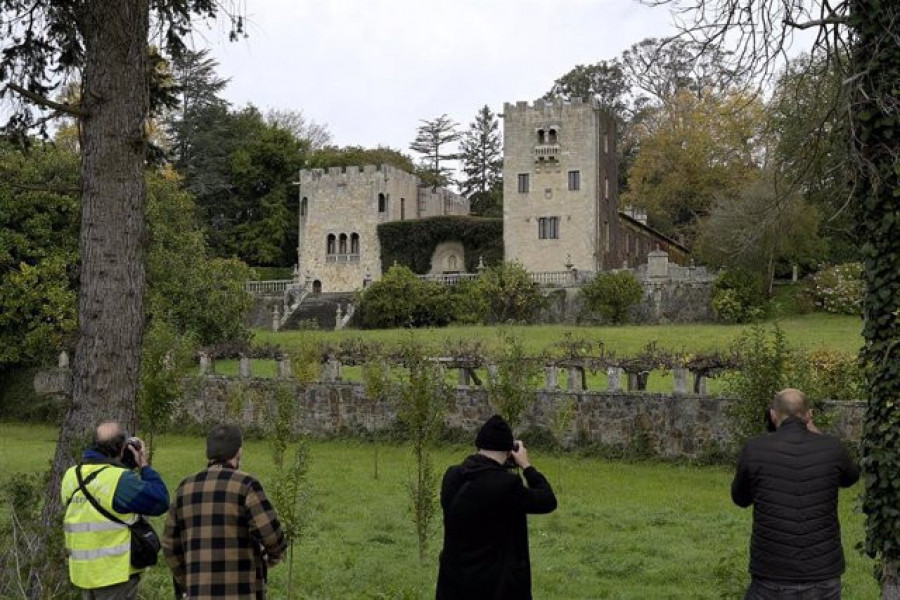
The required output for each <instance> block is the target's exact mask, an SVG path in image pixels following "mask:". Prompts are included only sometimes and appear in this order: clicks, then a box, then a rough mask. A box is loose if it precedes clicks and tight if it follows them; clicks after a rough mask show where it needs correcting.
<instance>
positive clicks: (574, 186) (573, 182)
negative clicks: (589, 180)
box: [569, 171, 581, 192]
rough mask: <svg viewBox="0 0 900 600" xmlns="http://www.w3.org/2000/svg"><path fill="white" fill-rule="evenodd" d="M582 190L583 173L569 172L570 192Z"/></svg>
mask: <svg viewBox="0 0 900 600" xmlns="http://www.w3.org/2000/svg"><path fill="white" fill-rule="evenodd" d="M580 189H581V171H569V191H570V192H574V191H577V190H580Z"/></svg>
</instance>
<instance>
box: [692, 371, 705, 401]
mask: <svg viewBox="0 0 900 600" xmlns="http://www.w3.org/2000/svg"><path fill="white" fill-rule="evenodd" d="M694 393H695V394H700V395H701V396H705V395H706V377H704V376H703V375H699V374H698V375H694Z"/></svg>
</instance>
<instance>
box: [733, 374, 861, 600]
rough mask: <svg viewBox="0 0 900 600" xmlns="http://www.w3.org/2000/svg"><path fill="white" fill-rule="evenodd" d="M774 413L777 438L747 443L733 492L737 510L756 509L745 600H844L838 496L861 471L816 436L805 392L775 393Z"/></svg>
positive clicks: (824, 438)
mask: <svg viewBox="0 0 900 600" xmlns="http://www.w3.org/2000/svg"><path fill="white" fill-rule="evenodd" d="M769 411H770V416H771V418H772V421H773V422H774V423H775V425H776V427H777V430H776V431H775V433H773V434H767V435H763V436H760V437H755V438H753V439H751V440H750V441H748V442H747V444H746V445H745V446H744V448H743V450H742V451H741V456H740V459H739V460H738V467H737V473H736V474H735V476H734V482H733V483H732V484H731V498H732V500H734V503H735V504H737V505H738V506H741V507H747V506H750V505H751V504H752V505H753V535H752V537H751V539H750V575H751V576H752V581H751V583H750V588H749V589H748V590H747V595H746V596H745V600H769V599H774V598H791V599H797V600H834V599H839V598H840V597H841V574H842V573H843V572H844V551H843V548H842V547H841V527H840V525H839V523H838V516H837V506H838V488H840V487H848V486H851V485H853V484H854V483H856V481H857V479H859V468H858V467H857V466H856V465H855V464H854V463H853V461H851V460H850V457H849V456H848V455H847V452H846V451H845V450H844V448H843V447H842V446H841V444H840V442H838V440H837V439H835V438H833V437H831V436H828V435H823V434H821V433H820V432H819V430H818V429H816V427H815V425H813V423H812V413H811V411H810V407H809V402H808V401H807V400H806V396H805V395H804V394H803V392H801V391H800V390H795V389H786V390H782V391H780V392H778V393H777V394H776V395H775V399H774V400H773V402H772V407H771V408H770V409H769Z"/></svg>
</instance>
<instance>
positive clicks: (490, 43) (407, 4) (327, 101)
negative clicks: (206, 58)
mask: <svg viewBox="0 0 900 600" xmlns="http://www.w3.org/2000/svg"><path fill="white" fill-rule="evenodd" d="M245 6H246V11H247V13H248V14H249V26H248V33H249V37H248V38H247V39H245V40H241V41H239V42H237V43H229V42H228V41H227V40H226V37H227V36H226V33H225V32H224V31H223V28H222V26H221V24H219V25H210V26H209V27H208V28H206V29H202V30H201V33H200V35H199V36H198V37H197V38H196V40H195V46H204V45H205V46H208V47H210V48H211V50H212V52H213V55H214V56H215V58H216V59H217V60H218V61H219V63H220V67H219V73H220V74H221V75H222V76H225V77H230V78H231V82H230V84H229V86H228V88H227V89H226V91H225V96H226V97H227V99H228V100H230V101H231V102H232V103H234V104H235V105H237V106H242V105H244V104H246V103H248V102H250V103H253V104H254V105H256V106H257V107H259V108H260V109H263V110H265V109H267V108H283V109H284V108H287V109H299V110H302V111H303V113H304V114H305V115H306V116H307V117H308V118H310V119H312V120H314V121H317V122H319V123H322V124H325V125H327V126H328V129H329V130H330V131H331V133H332V135H333V137H334V142H335V143H336V144H338V145H342V146H343V145H350V144H353V145H361V146H367V147H374V146H377V145H387V146H391V147H393V148H397V149H400V150H403V151H404V152H409V150H408V146H409V143H410V141H412V139H413V138H414V137H415V133H416V127H417V126H418V125H419V120H420V119H426V118H433V117H435V116H438V115H441V114H443V113H447V114H448V115H450V116H451V117H452V118H453V119H455V120H456V121H457V122H459V123H460V124H462V125H463V126H466V125H468V123H469V122H470V121H471V120H472V119H473V117H474V115H475V112H476V111H477V110H478V109H479V108H480V107H481V106H483V105H485V104H487V105H488V106H490V107H491V109H492V110H494V111H495V112H499V111H500V110H501V109H502V107H503V103H504V102H514V101H516V100H534V99H535V98H538V97H540V96H541V95H543V94H544V93H545V92H546V91H547V90H548V89H549V88H550V86H551V85H552V84H553V81H554V80H555V79H556V78H557V77H559V76H561V75H562V74H564V73H565V72H566V71H568V70H570V69H571V68H572V67H574V66H575V65H577V64H589V63H593V62H597V61H598V60H602V59H612V58H615V57H617V56H619V55H620V54H621V53H622V51H623V50H624V49H626V48H628V47H629V46H631V45H632V44H634V43H636V42H638V41H640V40H642V39H644V38H646V37H661V36H665V35H670V34H671V33H672V32H673V31H674V29H673V28H672V26H671V17H670V15H669V13H668V11H667V10H666V9H665V8H649V7H646V6H643V5H641V4H639V3H638V2H636V1H635V0H246V1H245Z"/></svg>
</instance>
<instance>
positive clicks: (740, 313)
mask: <svg viewBox="0 0 900 600" xmlns="http://www.w3.org/2000/svg"><path fill="white" fill-rule="evenodd" d="M763 287H764V284H763V279H762V277H761V276H760V275H759V274H758V273H753V272H751V271H746V270H735V271H725V272H723V273H722V274H721V275H719V277H718V278H716V282H715V284H713V299H712V305H713V310H715V311H716V315H717V316H718V317H719V319H721V320H722V321H725V322H727V323H749V322H751V321H753V320H755V319H758V318H760V317H762V316H763V313H764V306H765V295H764V294H763Z"/></svg>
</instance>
